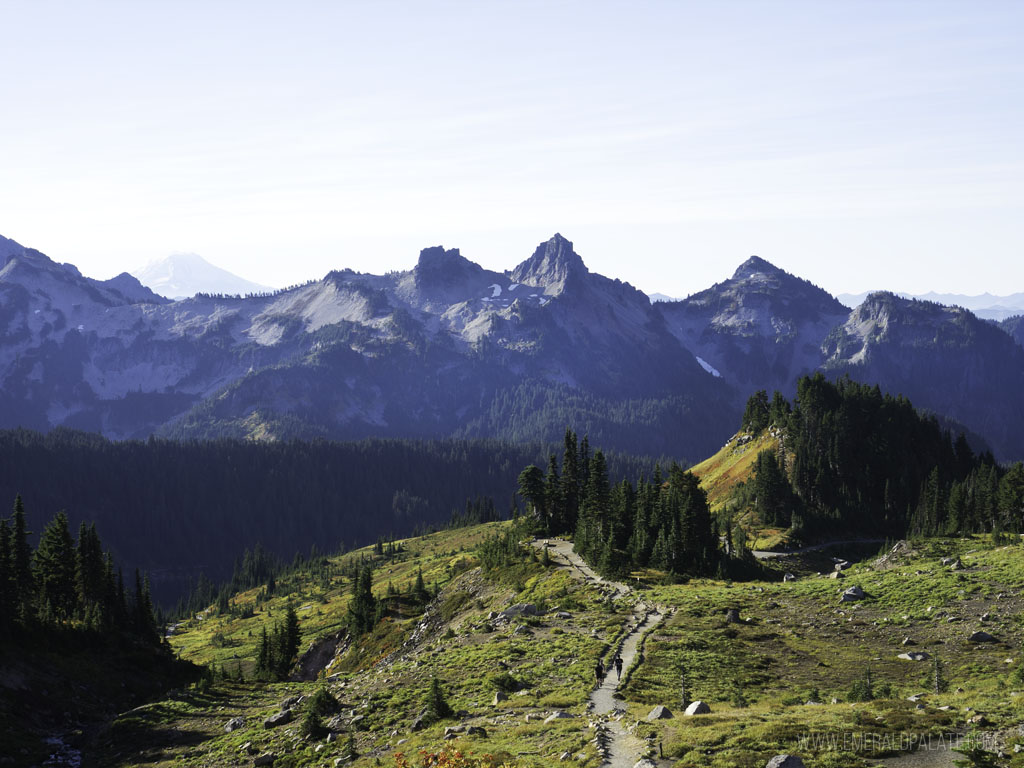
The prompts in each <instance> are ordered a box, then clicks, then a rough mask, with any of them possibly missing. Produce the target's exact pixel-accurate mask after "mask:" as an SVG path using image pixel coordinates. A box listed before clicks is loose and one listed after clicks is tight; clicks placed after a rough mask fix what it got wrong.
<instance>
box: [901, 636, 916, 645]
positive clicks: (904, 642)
mask: <svg viewBox="0 0 1024 768" xmlns="http://www.w3.org/2000/svg"><path fill="white" fill-rule="evenodd" d="M901 644H902V645H917V643H915V642H914V641H913V640H911V639H910V638H909V637H904V638H903V642H902V643H901Z"/></svg>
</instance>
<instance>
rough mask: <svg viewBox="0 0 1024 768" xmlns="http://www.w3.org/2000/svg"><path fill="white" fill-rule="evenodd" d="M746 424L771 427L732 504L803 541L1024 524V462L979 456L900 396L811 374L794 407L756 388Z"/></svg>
mask: <svg viewBox="0 0 1024 768" xmlns="http://www.w3.org/2000/svg"><path fill="white" fill-rule="evenodd" d="M743 429H744V430H745V432H747V433H748V434H751V435H754V436H756V435H758V434H759V433H760V432H762V431H763V430H765V429H770V430H772V431H773V433H774V434H776V435H777V436H778V446H779V447H778V449H777V450H773V451H764V452H762V453H761V454H760V455H759V456H758V457H757V461H756V463H755V469H754V473H753V476H752V478H751V479H750V481H749V482H747V483H744V484H741V485H740V486H738V487H737V488H736V489H735V491H734V493H733V497H732V499H731V500H730V503H729V504H728V505H727V506H728V507H729V508H730V509H731V511H732V512H733V513H736V514H742V513H744V512H748V513H749V512H752V513H753V517H752V520H753V522H754V523H755V524H757V525H762V526H768V527H780V528H790V529H791V531H792V532H793V533H794V534H795V535H796V536H797V537H803V538H808V539H809V538H820V537H823V536H825V535H829V536H831V535H834V534H836V533H837V532H844V533H847V534H852V535H864V536H867V535H870V536H876V537H877V536H879V535H883V536H890V537H900V536H905V535H908V534H909V535H950V534H966V533H971V532H993V531H994V532H997V533H998V532H1000V531H1014V532H1020V531H1022V530H1024V466H1022V465H1021V463H1020V462H1018V463H1016V464H1014V465H1012V466H1009V467H1006V466H1001V465H999V464H997V463H996V462H995V460H994V459H993V457H992V455H991V454H989V453H982V454H980V455H978V454H975V453H974V451H973V450H972V449H971V446H970V445H969V443H968V441H967V439H966V438H965V437H964V435H963V434H960V435H959V436H957V437H956V438H954V437H953V436H952V435H951V433H950V432H949V431H948V430H945V429H943V428H942V427H941V426H940V424H939V422H938V421H937V420H936V419H935V418H934V417H933V416H929V415H924V414H922V413H920V412H918V411H917V410H915V409H914V407H913V405H912V404H911V403H910V401H908V400H907V399H906V398H904V397H902V396H897V397H893V396H892V395H888V394H883V393H882V392H881V391H880V390H879V388H878V387H877V386H867V385H863V384H858V383H856V382H853V381H851V380H849V379H840V380H839V381H836V382H831V381H828V380H827V379H825V377H824V376H822V375H820V374H818V375H815V376H814V377H804V378H802V379H801V380H800V382H799V384H798V387H797V394H796V398H795V400H794V401H793V403H790V402H788V401H787V400H786V399H785V398H783V397H782V396H781V395H780V394H779V393H778V392H776V393H775V395H774V397H773V398H772V399H771V400H769V398H768V396H767V393H766V392H764V391H759V392H757V393H755V394H754V395H753V396H752V397H751V398H750V400H749V401H748V403H747V407H746V410H745V414H744V419H743Z"/></svg>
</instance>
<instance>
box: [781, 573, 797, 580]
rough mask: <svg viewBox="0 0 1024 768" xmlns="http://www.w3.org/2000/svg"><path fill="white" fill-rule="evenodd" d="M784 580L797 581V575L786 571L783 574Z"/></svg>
mask: <svg viewBox="0 0 1024 768" xmlns="http://www.w3.org/2000/svg"><path fill="white" fill-rule="evenodd" d="M782 580H783V581H796V576H794V575H793V574H792V573H784V574H783V575H782Z"/></svg>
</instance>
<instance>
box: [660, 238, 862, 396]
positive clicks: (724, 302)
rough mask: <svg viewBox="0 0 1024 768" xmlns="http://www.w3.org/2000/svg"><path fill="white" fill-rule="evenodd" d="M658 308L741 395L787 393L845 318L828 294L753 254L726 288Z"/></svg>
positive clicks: (820, 358)
mask: <svg viewBox="0 0 1024 768" xmlns="http://www.w3.org/2000/svg"><path fill="white" fill-rule="evenodd" d="M656 306H657V307H658V308H659V309H660V310H661V313H662V315H663V316H664V317H665V321H666V323H667V325H668V327H669V329H670V331H671V332H672V333H673V335H675V337H676V338H677V339H679V341H680V343H682V344H683V346H685V347H686V348H687V349H688V350H689V351H690V352H692V353H693V354H694V355H696V356H697V357H699V358H700V359H701V360H703V361H704V363H705V365H706V367H709V368H712V369H713V370H714V371H717V372H718V373H719V374H720V375H721V376H723V377H724V378H725V379H727V380H728V381H730V382H732V383H734V384H735V385H736V386H737V387H739V388H741V389H744V390H751V389H767V390H769V391H771V390H774V389H778V390H780V391H782V392H784V393H786V394H792V392H793V391H794V390H795V387H796V380H797V378H798V377H799V376H800V375H801V374H804V373H810V372H813V371H814V370H816V369H817V368H818V367H819V366H820V365H821V363H822V362H823V360H824V357H823V354H822V350H821V342H822V340H823V339H824V338H825V336H826V335H827V334H828V333H829V331H831V329H832V328H834V327H835V326H836V325H838V324H840V323H842V322H843V321H844V320H845V319H846V317H847V316H848V314H849V310H848V309H847V308H846V307H844V306H843V305H842V304H840V303H839V302H838V301H837V300H836V299H834V298H833V297H832V296H830V295H829V294H828V293H826V292H825V291H823V290H821V289H820V288H817V287H815V286H814V285H812V284H811V283H808V282H807V281H806V280H801V279H800V278H797V277H794V276H793V275H790V274H789V273H787V272H784V271H783V270H781V269H778V268H777V267H775V266H773V265H772V264H770V263H768V262H767V261H765V260H764V259H761V258H758V257H757V256H752V257H751V258H749V259H748V260H747V261H745V262H744V263H743V264H741V265H740V266H739V268H738V269H737V270H736V272H735V273H734V274H733V276H732V277H731V278H730V279H729V280H726V281H725V282H722V283H718V284H716V285H714V286H712V287H711V288H708V289H707V290H705V291H701V292H700V293H697V294H694V295H693V296H690V297H689V298H686V299H683V300H681V301H675V302H659V303H658V304H657V305H656Z"/></svg>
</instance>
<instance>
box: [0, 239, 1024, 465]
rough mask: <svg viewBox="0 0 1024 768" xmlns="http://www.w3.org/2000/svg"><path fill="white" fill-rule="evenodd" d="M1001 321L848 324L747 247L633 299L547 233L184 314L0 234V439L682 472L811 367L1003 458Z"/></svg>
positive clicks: (879, 302)
mask: <svg viewBox="0 0 1024 768" xmlns="http://www.w3.org/2000/svg"><path fill="white" fill-rule="evenodd" d="M1020 332H1021V329H1020V324H1019V322H1018V323H1017V324H1016V325H1015V324H1014V321H1012V320H1009V321H1006V322H1005V323H1004V326H1003V327H999V326H997V325H995V324H993V323H991V322H987V321H983V320H980V319H978V318H977V317H975V316H974V315H973V314H971V313H970V312H969V311H967V310H963V309H956V308H949V307H943V306H941V305H938V304H934V303H930V302H922V301H916V300H912V299H904V298H902V297H899V296H896V295H894V294H889V293H876V294H872V295H870V296H869V297H867V299H865V301H864V302H863V303H862V304H861V305H860V306H858V307H857V308H856V309H854V310H853V311H850V310H849V309H848V308H846V307H844V306H843V305H842V304H841V303H840V302H839V301H838V300H837V299H835V298H834V297H832V296H830V295H829V294H828V293H827V292H825V291H823V290H821V289H820V288H817V287H816V286H814V285H812V284H810V283H808V282H807V281H804V280H801V279H799V278H797V277H795V276H793V275H790V274H788V273H786V272H784V271H782V270H780V269H778V268H776V267H774V266H773V265H771V264H770V263H768V262H767V261H764V260H763V259H759V258H757V257H752V258H751V259H749V260H747V261H746V262H744V263H743V264H742V265H740V266H739V268H738V269H737V270H736V272H735V273H734V275H733V276H732V277H731V278H730V279H728V280H725V281H724V282H722V283H719V284H717V285H715V286H712V287H711V288H708V289H707V290H705V291H702V292H700V293H697V294H694V295H693V296H690V297H688V298H687V299H684V300H682V301H669V302H657V303H653V304H652V303H651V301H650V300H649V299H648V297H647V296H646V295H644V294H643V293H642V292H640V291H639V290H637V289H635V288H633V287H632V286H631V285H629V284H628V283H623V282H621V281H619V280H614V279H611V278H608V277H604V276H602V275H599V274H596V273H593V272H591V271H590V270H589V269H588V268H587V267H586V265H585V264H584V262H583V260H582V259H581V258H580V256H579V255H578V254H577V253H576V252H575V250H574V248H573V245H572V243H571V242H570V241H568V240H567V239H565V238H564V237H562V236H561V235H555V236H554V237H552V238H551V239H550V240H548V241H546V242H544V243H541V244H540V245H539V246H538V247H537V249H536V250H535V252H534V253H533V254H532V255H531V256H530V257H529V258H527V259H526V260H524V261H523V262H522V263H520V264H519V265H517V266H515V267H514V268H513V269H510V270H507V271H504V272H497V271H491V270H487V269H484V268H483V267H481V266H480V265H478V264H475V263H473V262H472V261H470V260H468V259H466V258H465V257H463V256H462V255H461V254H460V252H459V251H458V249H445V248H443V247H440V246H437V247H432V248H426V249H424V250H423V251H422V252H421V253H420V256H419V259H418V261H417V263H416V265H415V266H414V267H413V268H412V269H409V270H406V271H400V272H392V273H388V274H386V275H372V274H363V273H357V272H354V271H351V270H340V271H332V272H330V273H328V274H327V275H326V276H324V278H322V279H320V280H312V281H310V282H308V283H306V284H304V285H301V286H298V287H293V288H289V289H286V290H282V291H278V292H275V293H270V294H265V295H257V296H251V297H247V298H232V297H219V296H211V295H198V296H195V297H193V298H189V299H184V300H179V301H170V300H167V299H165V298H163V297H161V296H159V295H157V294H156V293H154V292H153V291H151V290H149V289H148V288H146V287H144V286H143V285H142V284H141V283H140V282H139V281H138V280H137V279H136V278H134V277H132V276H131V275H127V274H123V275H120V276H118V277H116V278H113V279H112V280H108V281H97V280H91V279H89V278H86V277H84V276H82V275H81V273H80V272H79V271H78V270H77V269H76V268H75V267H73V266H71V265H67V264H57V263H55V262H53V261H52V260H50V259H49V258H47V257H46V256H45V255H43V254H42V253H40V252H38V251H34V250H32V249H28V248H24V247H22V246H20V245H19V244H17V243H15V242H14V241H11V240H7V239H2V238H0V427H13V426H24V427H29V428H34V429H41V430H46V429H50V428H52V427H55V426H60V425H63V426H68V427H74V428H78V429H84V430H89V431H94V432H100V433H103V434H105V435H107V436H109V437H114V438H139V437H145V436H148V435H151V434H156V435H161V436H166V437H174V438H211V437H221V436H232V437H246V438H255V439H285V438H292V437H301V438H310V437H326V438H332V439H354V438H362V437H368V436H381V437H444V436H453V437H462V438H501V439H506V440H513V441H541V442H552V441H555V440H558V439H560V437H561V434H562V432H563V431H564V429H565V427H566V425H571V426H572V427H573V428H574V429H575V430H576V431H578V432H579V433H581V434H589V435H590V438H591V440H592V442H594V443H598V442H599V443H600V444H602V445H604V446H606V447H608V448H612V449H616V450H620V451H627V452H633V453H643V454H647V455H655V456H658V455H667V456H673V457H678V458H685V459H689V460H695V459H699V458H701V457H703V456H705V455H708V454H709V453H711V452H713V451H714V450H715V449H717V447H718V446H720V445H721V443H722V442H723V441H724V440H725V439H726V438H727V437H728V436H729V435H730V434H732V432H733V430H734V428H735V424H736V423H737V419H738V415H739V414H740V413H741V412H742V408H743V404H744V402H745V400H746V398H747V396H748V395H749V394H750V393H751V392H752V391H754V390H757V389H767V390H769V391H771V390H772V389H779V390H781V391H783V392H784V393H786V394H792V391H793V388H794V386H795V382H796V377H797V376H798V375H799V374H802V373H808V372H813V371H816V370H820V371H824V372H825V373H827V374H828V375H831V376H839V375H847V374H848V375H850V376H851V377H853V378H855V379H858V380H862V381H868V382H877V383H878V384H879V385H880V386H881V387H882V388H884V389H887V390H891V391H893V392H900V393H902V394H904V395H906V396H907V397H909V398H910V399H911V400H912V401H913V402H914V404H915V405H917V406H919V407H923V408H926V409H930V410H932V411H934V412H935V413H936V414H937V415H939V416H940V417H942V418H944V419H948V420H950V422H951V424H952V425H953V426H954V428H960V427H961V425H962V427H963V428H965V429H966V430H967V431H968V432H969V433H975V434H976V435H980V436H982V438H983V439H984V440H985V441H987V444H988V445H989V446H990V447H991V448H992V450H993V451H994V452H995V453H996V454H997V455H998V456H999V457H1001V458H1020V457H1022V456H1024V407H1022V404H1021V398H1020V392H1021V391H1022V390H1024V348H1022V347H1021V345H1020ZM1012 333H1016V334H1017V335H1016V337H1015V338H1016V341H1015V340H1014V337H1012V336H1011V334H1012ZM976 439H977V438H976ZM978 442H980V440H978Z"/></svg>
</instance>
